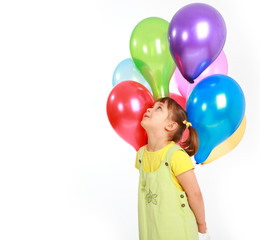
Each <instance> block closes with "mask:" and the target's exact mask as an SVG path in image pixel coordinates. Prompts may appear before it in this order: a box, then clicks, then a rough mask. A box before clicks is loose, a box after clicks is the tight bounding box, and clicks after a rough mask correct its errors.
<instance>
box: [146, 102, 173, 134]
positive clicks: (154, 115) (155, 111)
mask: <svg viewBox="0 0 260 240" xmlns="http://www.w3.org/2000/svg"><path fill="white" fill-rule="evenodd" d="M170 122H172V121H170V120H169V119H168V108H167V103H161V102H155V104H154V105H153V107H152V108H148V109H147V111H146V113H145V114H144V116H143V120H142V121H141V125H142V127H143V128H144V129H145V130H146V131H147V130H162V131H163V130H165V128H166V127H167V125H168V124H169V123H170Z"/></svg>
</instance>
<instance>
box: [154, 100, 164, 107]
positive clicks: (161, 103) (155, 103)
mask: <svg viewBox="0 0 260 240" xmlns="http://www.w3.org/2000/svg"><path fill="white" fill-rule="evenodd" d="M153 105H154V106H155V105H161V106H167V104H166V102H164V103H163V102H159V101H158V102H154V104H153Z"/></svg>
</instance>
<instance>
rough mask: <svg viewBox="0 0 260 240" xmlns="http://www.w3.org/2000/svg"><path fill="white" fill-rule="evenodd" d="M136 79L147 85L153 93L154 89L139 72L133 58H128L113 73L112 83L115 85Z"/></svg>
mask: <svg viewBox="0 0 260 240" xmlns="http://www.w3.org/2000/svg"><path fill="white" fill-rule="evenodd" d="M129 80H132V81H136V82H139V83H141V84H142V85H143V86H145V87H146V88H147V89H148V90H149V91H150V92H151V93H152V89H151V87H150V85H149V83H148V82H147V81H146V80H145V78H144V77H143V75H142V74H141V73H140V72H139V70H138V69H137V67H136V66H135V64H134V63H133V61H132V59H131V58H127V59H125V60H123V61H122V62H120V63H119V64H118V65H117V67H116V69H115V71H114V74H113V80H112V84H113V87H114V86H116V85H117V84H118V83H120V82H123V81H129Z"/></svg>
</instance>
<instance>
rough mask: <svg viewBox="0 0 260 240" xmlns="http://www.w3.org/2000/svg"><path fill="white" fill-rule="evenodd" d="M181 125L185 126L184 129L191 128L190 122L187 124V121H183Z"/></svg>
mask: <svg viewBox="0 0 260 240" xmlns="http://www.w3.org/2000/svg"><path fill="white" fill-rule="evenodd" d="M183 124H185V125H186V128H188V127H191V126H192V124H191V123H190V122H188V121H187V120H184V121H183Z"/></svg>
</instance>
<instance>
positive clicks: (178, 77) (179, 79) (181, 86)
mask: <svg viewBox="0 0 260 240" xmlns="http://www.w3.org/2000/svg"><path fill="white" fill-rule="evenodd" d="M214 74H223V75H227V74H228V63H227V58H226V55H225V53H224V51H222V52H221V53H220V54H219V56H218V57H217V58H216V60H215V61H214V62H213V63H212V64H211V65H209V67H208V68H206V69H205V70H204V72H202V73H201V74H200V76H199V77H197V78H196V79H195V80H194V83H193V84H191V83H189V82H188V81H187V80H186V79H185V78H184V77H183V76H182V74H181V73H180V71H179V69H178V68H176V70H175V72H174V74H173V79H174V81H175V83H176V85H177V88H178V90H179V92H180V94H181V95H182V96H183V97H184V98H185V99H186V100H187V99H188V97H189V95H190V93H191V92H192V90H193V88H194V87H195V86H196V85H197V84H198V83H199V82H200V81H201V80H202V79H204V78H206V77H208V76H211V75H214Z"/></svg>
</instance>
